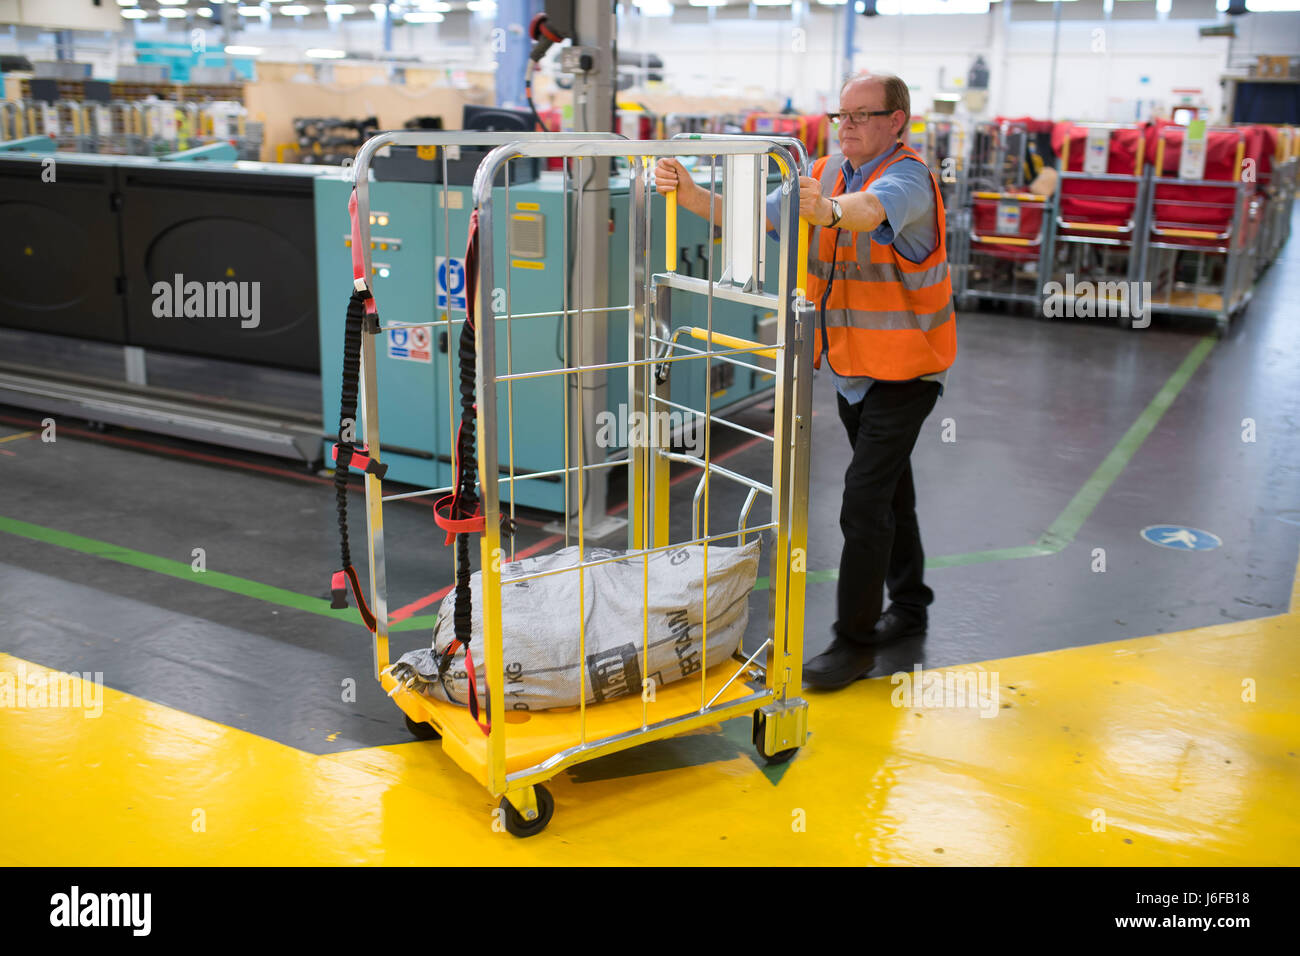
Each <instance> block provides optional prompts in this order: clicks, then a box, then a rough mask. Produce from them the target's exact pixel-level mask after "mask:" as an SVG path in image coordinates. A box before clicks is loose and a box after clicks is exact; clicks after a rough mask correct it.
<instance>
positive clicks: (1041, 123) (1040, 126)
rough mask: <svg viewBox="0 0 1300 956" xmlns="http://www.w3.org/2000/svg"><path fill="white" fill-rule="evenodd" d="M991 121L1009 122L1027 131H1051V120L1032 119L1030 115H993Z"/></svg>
mask: <svg viewBox="0 0 1300 956" xmlns="http://www.w3.org/2000/svg"><path fill="white" fill-rule="evenodd" d="M993 122H995V123H998V124H1002V123H1010V124H1011V125H1012V126H1023V127H1024V129H1025V132H1027V133H1050V132H1052V121H1051V120H1040V119H1034V118H1033V117H1032V116H995V117H993Z"/></svg>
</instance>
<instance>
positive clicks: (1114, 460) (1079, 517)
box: [754, 335, 1217, 590]
mask: <svg viewBox="0 0 1300 956" xmlns="http://www.w3.org/2000/svg"><path fill="white" fill-rule="evenodd" d="M1216 341H1217V339H1216V338H1215V336H1213V335H1207V336H1205V337H1204V338H1202V339H1201V341H1199V342H1197V343H1196V345H1195V346H1193V347H1192V350H1191V351H1190V352H1188V353H1187V357H1186V358H1185V359H1183V361H1182V363H1181V364H1180V365H1179V366H1178V368H1176V369H1175V370H1174V373H1173V374H1172V375H1170V376H1169V378H1168V379H1167V380H1166V381H1165V384H1164V385H1162V386H1161V387H1160V391H1158V392H1156V394H1155V397H1154V398H1152V399H1151V401H1150V402H1148V403H1147V407H1146V408H1144V409H1143V410H1142V414H1141V415H1139V416H1138V417H1137V421H1135V422H1134V423H1133V424H1132V425H1131V426H1129V430H1128V431H1126V432H1125V433H1124V435H1123V437H1122V438H1120V440H1119V441H1118V442H1117V443H1116V444H1115V447H1114V448H1112V449H1111V450H1110V454H1109V455H1107V456H1106V457H1105V458H1104V459H1103V460H1102V463H1101V464H1100V465H1098V466H1097V470H1096V471H1094V472H1093V473H1092V475H1091V476H1090V477H1089V478H1088V480H1087V481H1085V482H1084V483H1083V487H1082V488H1080V489H1079V491H1078V492H1077V493H1076V494H1075V496H1074V497H1073V498H1071V499H1070V502H1069V504H1067V505H1066V506H1065V509H1064V510H1063V511H1062V512H1061V513H1060V514H1059V515H1057V516H1056V520H1055V521H1053V522H1052V523H1051V525H1050V526H1049V527H1048V529H1047V530H1046V531H1044V532H1043V534H1042V536H1041V537H1039V539H1038V541H1037V542H1035V543H1034V544H1026V545H1021V546H1019V547H1015V548H994V549H992V550H989V551H970V552H967V553H966V554H947V555H943V556H941V557H937V558H927V559H926V562H925V566H926V568H927V569H933V568H955V567H960V566H961V565H964V564H983V563H985V562H988V561H1008V560H1012V559H1015V558H1036V557H1041V556H1042V555H1046V554H1056V553H1057V552H1058V551H1060V550H1062V549H1063V548H1065V547H1066V546H1067V545H1068V544H1070V542H1072V541H1073V540H1074V537H1075V535H1077V534H1078V533H1079V529H1080V528H1082V527H1083V523H1084V522H1085V521H1087V520H1088V518H1089V516H1091V514H1092V513H1093V511H1094V510H1095V509H1096V507H1097V505H1098V504H1100V503H1101V499H1102V498H1104V497H1105V496H1106V492H1108V491H1109V490H1110V486H1111V485H1112V484H1114V482H1115V479H1116V478H1118V477H1119V475H1120V472H1122V471H1123V470H1124V468H1125V467H1126V466H1127V465H1128V463H1129V461H1130V460H1132V458H1133V456H1134V455H1135V454H1137V450H1138V449H1139V448H1141V447H1142V443H1143V442H1145V441H1146V440H1147V436H1149V435H1150V434H1151V432H1153V431H1154V430H1155V427H1156V425H1157V424H1159V422H1160V419H1161V418H1162V417H1164V414H1165V412H1166V411H1168V410H1169V406H1170V405H1172V404H1173V403H1174V399H1176V398H1177V397H1178V393H1179V392H1181V391H1182V390H1183V388H1184V386H1186V385H1187V383H1188V382H1189V381H1190V380H1191V378H1192V376H1193V375H1195V374H1196V370H1197V369H1198V368H1200V367H1201V363H1202V362H1204V361H1205V358H1206V356H1208V355H1209V354H1210V352H1211V351H1212V350H1213V349H1214V344H1215V342H1216ZM839 576H840V572H839V569H838V568H827V569H826V570H824V571H809V572H808V574H807V575H805V577H804V580H805V581H806V582H807V583H809V584H820V583H822V582H825V581H835V580H838V579H839ZM767 583H768V579H767V578H759V580H758V581H757V582H755V584H754V589H755V590H758V589H761V588H766V587H767Z"/></svg>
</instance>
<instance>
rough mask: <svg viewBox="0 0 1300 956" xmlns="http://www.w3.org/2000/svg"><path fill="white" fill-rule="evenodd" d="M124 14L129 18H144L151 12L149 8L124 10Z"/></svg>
mask: <svg viewBox="0 0 1300 956" xmlns="http://www.w3.org/2000/svg"><path fill="white" fill-rule="evenodd" d="M122 16H123V17H125V18H126V19H127V20H143V19H144V18H145V17H147V16H149V12H148V11H147V10H123V11H122Z"/></svg>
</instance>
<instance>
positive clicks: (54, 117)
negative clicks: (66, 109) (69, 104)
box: [41, 106, 59, 136]
mask: <svg viewBox="0 0 1300 956" xmlns="http://www.w3.org/2000/svg"><path fill="white" fill-rule="evenodd" d="M41 110H42V112H43V113H44V116H45V135H46V136H58V135H59V111H58V110H56V109H55V108H54V107H53V106H44V107H42V108H41Z"/></svg>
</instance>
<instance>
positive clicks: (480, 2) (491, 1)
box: [465, 0, 497, 13]
mask: <svg viewBox="0 0 1300 956" xmlns="http://www.w3.org/2000/svg"><path fill="white" fill-rule="evenodd" d="M465 9H467V10H472V11H474V12H475V13H496V12H497V5H496V0H469V3H467V4H465Z"/></svg>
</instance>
